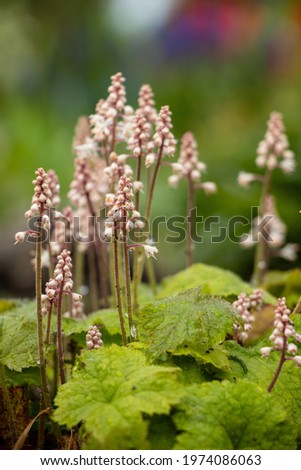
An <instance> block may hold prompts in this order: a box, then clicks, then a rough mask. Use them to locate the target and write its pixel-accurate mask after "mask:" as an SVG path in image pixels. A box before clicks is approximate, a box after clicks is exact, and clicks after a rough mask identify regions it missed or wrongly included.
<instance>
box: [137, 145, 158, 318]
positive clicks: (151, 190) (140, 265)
mask: <svg viewBox="0 0 301 470" xmlns="http://www.w3.org/2000/svg"><path fill="white" fill-rule="evenodd" d="M163 148H164V139H163V142H162V144H161V147H160V149H159V153H158V158H157V161H156V166H155V169H154V172H153V175H152V177H151V179H150V182H149V185H148V193H147V202H146V211H145V218H146V220H147V222H148V223H149V219H150V215H151V209H152V203H153V198H154V189H155V184H156V180H157V176H158V172H159V168H160V164H161V160H162V156H163ZM135 251H136V250H135ZM137 259H138V266H137V270H136V271H137V272H136V273H135V274H134V310H135V311H137V310H138V308H139V305H138V286H139V283H140V281H141V277H142V273H143V266H144V260H145V256H144V253H143V249H141V248H137Z"/></svg>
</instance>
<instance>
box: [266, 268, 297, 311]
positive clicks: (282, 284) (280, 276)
mask: <svg viewBox="0 0 301 470" xmlns="http://www.w3.org/2000/svg"><path fill="white" fill-rule="evenodd" d="M264 288H265V289H267V290H268V291H269V292H271V293H272V294H273V295H275V296H276V297H285V298H286V304H287V306H288V307H289V308H292V307H294V306H295V305H296V303H297V302H298V300H299V297H300V296H301V270H300V269H292V270H289V271H269V272H268V273H267V274H266V275H265V278H264Z"/></svg>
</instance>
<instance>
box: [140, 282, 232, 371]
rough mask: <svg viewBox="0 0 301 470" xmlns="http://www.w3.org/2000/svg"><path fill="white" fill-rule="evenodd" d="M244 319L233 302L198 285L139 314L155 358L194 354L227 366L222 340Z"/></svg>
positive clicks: (208, 361)
mask: <svg viewBox="0 0 301 470" xmlns="http://www.w3.org/2000/svg"><path fill="white" fill-rule="evenodd" d="M240 321H241V317H240V316H239V315H238V314H237V312H236V311H235V310H234V309H233V307H232V305H231V304H230V303H229V302H227V301H226V300H223V299H221V298H219V297H213V296H210V295H202V293H201V289H200V288H197V289H191V290H188V291H185V292H183V293H181V294H179V295H177V296H174V297H170V298H168V299H164V300H160V301H157V302H154V303H153V304H149V305H147V306H145V307H144V308H143V309H142V311H141V313H140V315H139V323H138V330H139V334H140V337H141V340H142V341H144V342H145V343H146V344H147V348H148V351H149V353H150V354H151V355H152V356H153V357H154V358H159V357H160V356H162V355H164V353H171V354H173V355H191V356H193V357H194V358H196V359H197V360H199V361H201V362H204V363H211V364H213V365H214V366H215V367H218V368H227V367H229V364H228V359H227V355H226V354H225V352H224V350H223V347H222V346H221V345H220V343H222V342H223V341H224V340H225V338H226V336H227V335H228V334H229V335H230V334H232V333H233V324H234V323H239V322H240ZM163 357H164V356H163ZM161 358H162V357H161Z"/></svg>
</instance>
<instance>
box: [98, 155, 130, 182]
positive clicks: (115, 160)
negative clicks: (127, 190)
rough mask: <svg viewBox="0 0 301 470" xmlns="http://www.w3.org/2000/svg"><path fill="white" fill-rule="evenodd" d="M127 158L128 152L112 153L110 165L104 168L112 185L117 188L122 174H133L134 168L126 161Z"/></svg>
mask: <svg viewBox="0 0 301 470" xmlns="http://www.w3.org/2000/svg"><path fill="white" fill-rule="evenodd" d="M127 158H128V155H126V154H121V155H117V153H116V152H111V153H110V157H109V160H110V165H109V166H107V167H106V168H105V169H104V174H105V175H106V176H107V178H108V183H109V185H110V186H112V187H114V188H115V187H116V185H117V184H118V181H119V179H120V177H121V176H122V175H126V176H129V177H130V176H132V174H133V170H132V168H131V167H130V165H128V164H127V163H126V161H127Z"/></svg>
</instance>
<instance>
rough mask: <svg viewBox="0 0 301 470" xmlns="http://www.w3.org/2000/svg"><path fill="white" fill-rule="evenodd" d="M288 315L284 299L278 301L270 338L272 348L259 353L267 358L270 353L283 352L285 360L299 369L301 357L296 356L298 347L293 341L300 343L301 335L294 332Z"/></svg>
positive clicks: (266, 348)
mask: <svg viewBox="0 0 301 470" xmlns="http://www.w3.org/2000/svg"><path fill="white" fill-rule="evenodd" d="M290 314H291V311H290V310H289V309H288V308H287V306H286V299H285V297H282V298H280V299H278V302H277V306H276V308H275V312H274V330H273V332H272V334H271V336H270V340H271V341H272V343H273V346H271V347H269V346H267V347H264V348H261V350H260V352H261V354H262V356H263V357H269V355H270V354H271V352H272V351H282V352H285V355H286V356H285V360H291V361H293V362H294V363H295V364H296V366H299V367H300V366H301V356H297V355H296V354H297V352H298V346H297V345H296V344H295V342H294V340H295V341H296V342H298V343H301V335H300V334H299V333H297V332H296V330H295V328H294V325H293V322H292V321H291V319H290ZM287 354H289V356H287Z"/></svg>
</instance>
